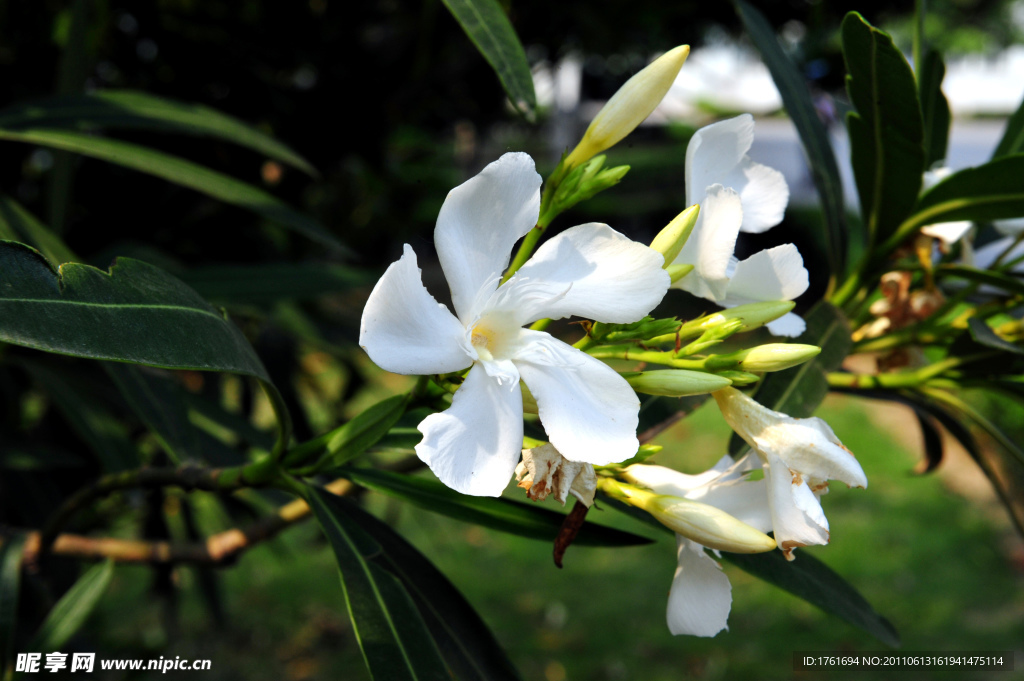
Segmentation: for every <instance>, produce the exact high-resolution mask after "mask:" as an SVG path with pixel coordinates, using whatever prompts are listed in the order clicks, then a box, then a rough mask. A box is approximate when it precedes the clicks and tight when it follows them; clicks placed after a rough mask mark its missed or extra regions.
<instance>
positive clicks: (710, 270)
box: [675, 184, 743, 301]
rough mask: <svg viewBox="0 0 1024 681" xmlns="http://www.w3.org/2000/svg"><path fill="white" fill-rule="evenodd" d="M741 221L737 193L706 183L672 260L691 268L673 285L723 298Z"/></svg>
mask: <svg viewBox="0 0 1024 681" xmlns="http://www.w3.org/2000/svg"><path fill="white" fill-rule="evenodd" d="M742 222H743V210H742V207H741V204H740V197H739V194H737V193H736V192H735V191H734V190H732V189H726V188H725V187H723V186H722V185H720V184H719V185H712V186H711V187H709V188H708V193H707V196H706V198H705V200H704V203H703V204H702V205H701V207H700V215H699V216H698V218H697V224H696V226H695V227H694V228H693V232H692V233H691V234H690V238H689V239H687V240H686V245H684V246H683V250H682V251H680V253H679V257H677V258H676V261H675V262H676V264H691V265H693V266H694V269H693V271H692V272H690V274H688V275H687V276H685V277H683V278H682V279H680V280H679V281H678V282H676V284H675V286H676V287H678V288H682V289H684V290H686V291H689V292H690V293H692V294H693V295H695V296H699V297H701V298H707V299H708V300H712V301H717V300H721V299H722V298H724V297H725V290H726V286H727V285H728V284H729V265H730V263H731V261H732V254H733V251H734V250H735V249H736V237H737V236H738V235H739V231H740V224H742Z"/></svg>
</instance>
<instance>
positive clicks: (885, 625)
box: [600, 494, 900, 648]
mask: <svg viewBox="0 0 1024 681" xmlns="http://www.w3.org/2000/svg"><path fill="white" fill-rule="evenodd" d="M600 498H601V503H602V504H603V505H605V506H611V507H612V508H614V509H615V510H617V511H620V512H622V513H625V514H626V515H628V516H630V517H632V518H635V519H636V520H638V521H640V522H642V523H644V524H646V525H650V526H651V527H655V528H658V529H659V530H662V531H664V532H666V533H668V534H670V535H672V534H674V532H672V530H670V529H669V528H667V527H665V526H664V525H662V524H661V523H659V522H658V521H657V520H655V519H654V518H653V517H652V516H651V515H650V514H648V513H646V512H644V511H641V510H640V509H638V508H635V507H633V506H629V505H627V504H624V503H623V502H621V501H619V500H618V499H613V498H611V497H608V496H606V495H603V494H601V495H600ZM721 557H722V558H724V559H725V560H727V561H729V562H730V563H732V564H734V565H735V566H736V567H738V568H740V569H741V570H743V571H744V572H748V573H750V574H752V575H754V576H755V577H758V578H760V579H763V580H764V581H766V582H768V583H769V584H774V585H775V586H777V587H779V588H780V589H782V590H783V591H788V592H789V593H791V594H793V595H794V596H796V597H797V598H800V599H802V600H805V601H807V602H808V603H810V604H811V605H814V606H817V607H818V608H821V609H822V610H824V611H825V612H827V613H829V614H830V615H835V616H836V617H839V618H841V619H843V620H846V621H847V622H849V623H850V624H852V625H853V626H855V627H858V628H860V629H863V630H864V631H866V632H867V633H869V634H871V635H872V636H874V637H875V638H877V639H878V640H879V641H881V642H882V643H885V644H886V645H888V646H892V647H894V648H895V647H898V646H899V645H900V638H899V634H898V633H897V632H896V629H895V628H894V627H893V626H892V624H890V623H889V621H888V620H886V619H885V618H884V617H882V616H881V615H879V614H878V613H877V612H875V610H874V608H872V607H871V604H870V603H868V601H867V599H865V598H864V597H863V596H861V595H860V593H859V592H858V591H857V590H856V589H854V588H853V586H851V585H850V583H849V582H847V581H846V580H845V579H843V578H842V577H841V576H840V575H838V574H836V573H835V572H833V571H832V569H831V568H829V567H828V566H827V565H825V564H824V563H822V562H821V561H820V560H818V559H816V558H814V557H813V556H811V555H810V554H809V553H807V552H806V551H801V552H800V553H799V555H798V556H797V558H796V560H793V561H788V560H786V559H785V557H784V556H783V555H782V552H781V551H768V552H766V553H753V554H739V553H729V552H726V551H723V552H721Z"/></svg>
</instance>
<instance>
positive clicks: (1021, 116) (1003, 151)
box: [992, 101, 1024, 161]
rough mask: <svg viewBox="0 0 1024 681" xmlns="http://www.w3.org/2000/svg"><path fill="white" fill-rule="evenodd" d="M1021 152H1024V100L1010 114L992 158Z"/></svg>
mask: <svg viewBox="0 0 1024 681" xmlns="http://www.w3.org/2000/svg"><path fill="white" fill-rule="evenodd" d="M1021 152H1024V101H1022V102H1021V103H1020V106H1019V107H1017V110H1016V111H1014V112H1013V115H1012V116H1010V120H1008V121H1006V130H1005V131H1004V132H1003V138H1002V139H1001V140H999V144H998V145H997V146H996V150H995V151H994V152H992V160H993V161H994V160H996V159H997V158H1001V157H1003V156H1010V155H1012V154H1019V153H1021Z"/></svg>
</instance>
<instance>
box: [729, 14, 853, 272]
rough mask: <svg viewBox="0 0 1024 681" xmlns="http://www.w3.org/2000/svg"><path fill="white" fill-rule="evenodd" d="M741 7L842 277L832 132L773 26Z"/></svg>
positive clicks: (842, 229) (840, 208) (842, 228)
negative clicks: (799, 151) (802, 155)
mask: <svg viewBox="0 0 1024 681" xmlns="http://www.w3.org/2000/svg"><path fill="white" fill-rule="evenodd" d="M736 8H737V10H738V12H739V15H740V19H741V20H742V21H743V25H744V27H745V28H746V29H747V35H749V36H750V39H751V40H752V41H753V43H754V45H755V46H756V47H757V49H758V50H759V51H760V52H761V57H762V59H764V63H765V65H766V66H767V67H768V70H769V71H770V72H771V74H772V80H774V81H775V86H776V87H777V88H778V89H779V94H780V95H782V103H783V104H784V105H785V107H786V113H788V114H789V117H790V118H791V119H792V120H793V125H794V126H796V130H797V133H799V135H800V141H801V142H802V143H803V145H804V150H805V151H806V152H807V158H808V160H809V161H810V166H811V177H812V178H813V179H814V186H815V187H816V188H817V189H818V196H819V198H820V199H821V210H822V217H823V218H824V220H825V239H824V242H825V253H826V262H827V263H828V267H829V271H830V272H832V273H834V274H836V275H838V274H841V273H842V271H843V268H844V267H845V265H846V253H845V251H846V238H847V236H846V235H847V223H846V208H845V205H844V202H843V184H842V181H841V179H840V177H839V166H838V165H837V164H836V158H835V154H834V153H833V151H832V144H831V142H830V141H829V136H828V130H827V129H826V128H825V124H824V123H822V122H821V119H820V118H819V117H818V112H817V110H816V109H815V108H814V101H813V100H812V98H811V92H810V89H809V88H808V87H807V82H806V81H805V80H804V77H803V75H802V74H801V73H800V71H799V70H798V69H797V67H796V65H795V64H793V62H792V60H791V59H790V58H789V57H788V56H787V55H786V53H785V52H783V50H782V47H781V46H780V45H779V41H778V40H777V39H776V37H775V32H774V31H773V30H772V27H771V25H770V24H769V23H768V21H767V20H766V19H765V18H764V15H763V14H761V12H759V11H758V10H757V9H755V8H754V7H753V6H752V5H750V4H749V3H747V2H744V0H737V2H736Z"/></svg>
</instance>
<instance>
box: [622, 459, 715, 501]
mask: <svg viewBox="0 0 1024 681" xmlns="http://www.w3.org/2000/svg"><path fill="white" fill-rule="evenodd" d="M721 477H722V471H720V470H716V469H714V468H712V469H710V470H706V471H704V472H703V473H699V474H697V475H688V474H686V473H680V472H679V471H676V470H673V469H671V468H666V467H665V466H654V465H650V464H643V463H638V464H633V465H632V466H628V467H627V468H626V470H625V479H626V480H628V481H629V482H631V483H634V484H637V485H641V486H643V487H646V488H647V489H649V490H651V491H653V492H657V493H658V494H668V495H670V496H674V497H689V496H690V493H691V492H692V491H693V490H695V489H697V488H699V487H702V486H704V485H706V484H707V483H709V482H711V481H713V480H717V479H718V478H721Z"/></svg>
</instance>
